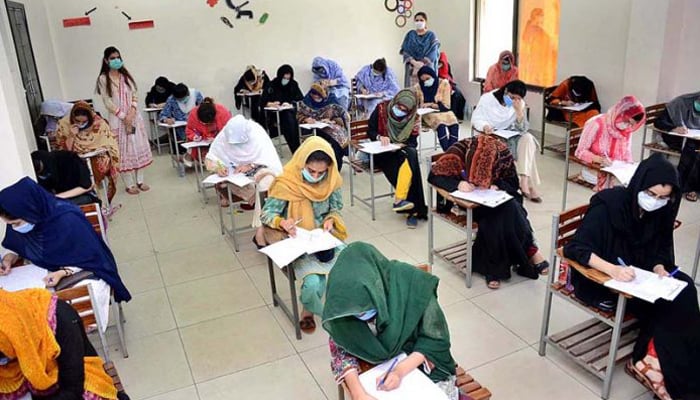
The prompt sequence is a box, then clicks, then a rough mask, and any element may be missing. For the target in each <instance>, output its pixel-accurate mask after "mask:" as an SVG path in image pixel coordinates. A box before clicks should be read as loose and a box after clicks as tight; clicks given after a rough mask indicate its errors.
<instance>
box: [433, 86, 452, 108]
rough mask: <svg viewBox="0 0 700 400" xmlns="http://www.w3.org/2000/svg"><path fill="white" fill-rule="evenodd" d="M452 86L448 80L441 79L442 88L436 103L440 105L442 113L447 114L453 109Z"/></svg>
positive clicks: (439, 90) (439, 89)
mask: <svg viewBox="0 0 700 400" xmlns="http://www.w3.org/2000/svg"><path fill="white" fill-rule="evenodd" d="M451 93H452V86H451V85H450V82H449V81H448V80H447V79H440V87H439V88H438V94H437V96H436V98H435V102H436V103H437V104H438V107H439V109H440V112H447V111H450V110H451V107H452V96H451Z"/></svg>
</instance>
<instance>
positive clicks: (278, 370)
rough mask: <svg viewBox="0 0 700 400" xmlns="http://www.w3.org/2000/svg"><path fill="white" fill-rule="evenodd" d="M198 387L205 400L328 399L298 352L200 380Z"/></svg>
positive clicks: (201, 396)
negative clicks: (253, 366) (262, 363)
mask: <svg viewBox="0 0 700 400" xmlns="http://www.w3.org/2000/svg"><path fill="white" fill-rule="evenodd" d="M271 378H272V381H271ZM197 388H198V389H199V393H200V398H201V399H202V400H229V399H232V398H237V399H281V398H285V399H304V400H325V399H326V397H325V396H324V395H323V393H322V392H321V389H320V388H319V387H318V385H317V384H316V382H315V381H314V379H313V377H312V376H311V374H310V373H309V371H308V370H307V369H306V367H305V366H304V363H302V361H301V360H300V359H299V357H298V356H296V355H294V356H292V357H288V358H283V359H281V360H277V361H274V362H271V363H269V364H265V365H261V366H258V367H255V368H251V369H248V370H245V371H241V372H238V373H235V374H232V375H228V376H224V377H221V378H218V379H214V380H211V381H208V382H204V383H200V384H198V385H197Z"/></svg>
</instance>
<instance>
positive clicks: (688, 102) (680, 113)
mask: <svg viewBox="0 0 700 400" xmlns="http://www.w3.org/2000/svg"><path fill="white" fill-rule="evenodd" d="M696 101H700V92H695V93H688V94H684V95H682V96H678V97H676V98H675V99H673V100H671V101H669V102H668V104H666V111H667V112H668V116H669V118H670V119H671V122H672V123H673V126H674V127H677V126H685V127H687V128H688V129H700V112H697V111H695V109H694V107H693V103H694V102H696Z"/></svg>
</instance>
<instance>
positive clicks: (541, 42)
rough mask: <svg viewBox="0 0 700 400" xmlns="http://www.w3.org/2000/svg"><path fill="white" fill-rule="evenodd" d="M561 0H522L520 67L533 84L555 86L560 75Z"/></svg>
mask: <svg viewBox="0 0 700 400" xmlns="http://www.w3.org/2000/svg"><path fill="white" fill-rule="evenodd" d="M559 2H560V0H520V10H519V13H518V14H519V21H518V27H519V32H518V39H519V40H518V44H519V46H518V68H519V71H518V72H519V76H520V79H522V80H523V81H525V82H527V83H528V84H530V85H535V86H544V87H546V86H552V85H553V84H554V83H555V79H556V77H557V55H558V52H559V14H560V3H559Z"/></svg>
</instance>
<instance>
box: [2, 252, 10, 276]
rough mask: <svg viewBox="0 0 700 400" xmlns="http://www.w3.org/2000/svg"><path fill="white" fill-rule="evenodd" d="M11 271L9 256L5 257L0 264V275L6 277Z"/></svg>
mask: <svg viewBox="0 0 700 400" xmlns="http://www.w3.org/2000/svg"><path fill="white" fill-rule="evenodd" d="M11 271H12V261H10V257H9V256H5V257H4V258H3V259H2V264H0V275H7V274H9V273H10V272H11Z"/></svg>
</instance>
